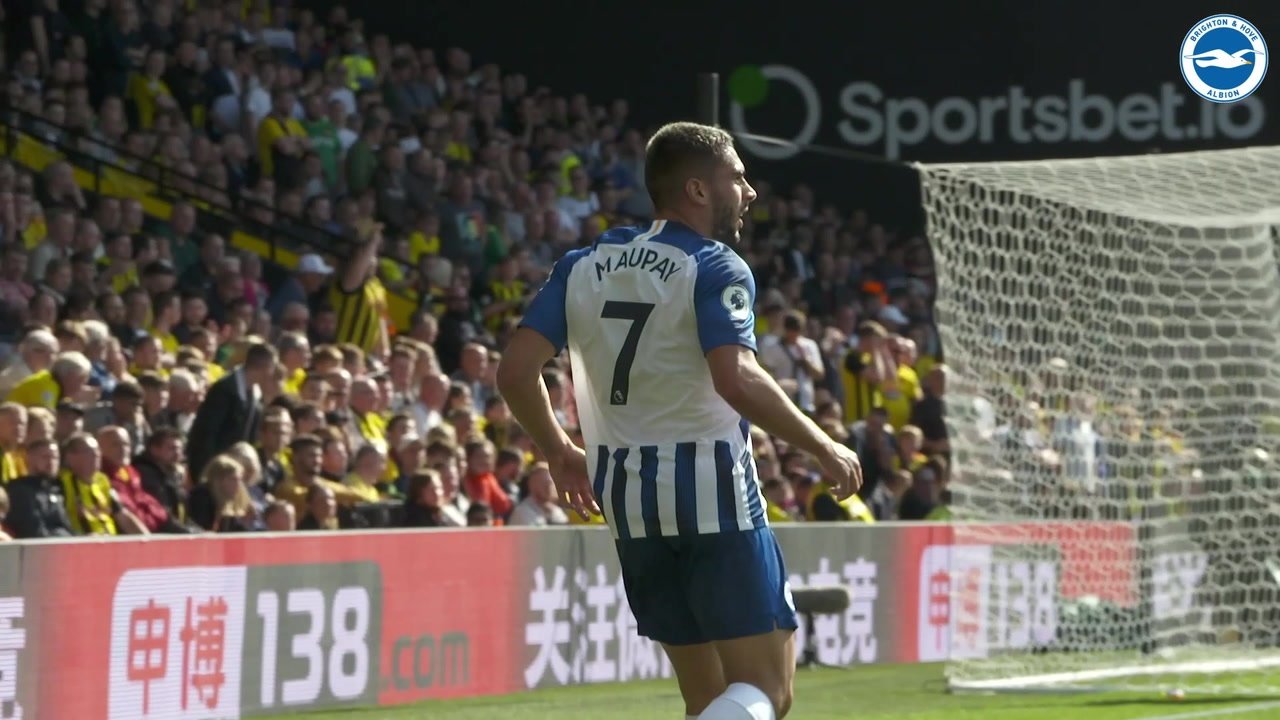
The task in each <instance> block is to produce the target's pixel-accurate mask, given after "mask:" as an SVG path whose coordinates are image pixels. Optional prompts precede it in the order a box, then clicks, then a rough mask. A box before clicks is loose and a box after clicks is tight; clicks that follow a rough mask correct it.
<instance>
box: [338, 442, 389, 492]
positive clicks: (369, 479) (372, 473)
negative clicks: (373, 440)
mask: <svg viewBox="0 0 1280 720" xmlns="http://www.w3.org/2000/svg"><path fill="white" fill-rule="evenodd" d="M386 464H387V458H386V455H385V454H383V452H382V450H381V449H379V448H378V447H377V446H376V445H364V446H361V448H360V449H359V450H357V451H356V460H355V463H354V465H353V467H352V471H351V473H350V474H348V475H347V476H346V478H344V479H343V481H342V484H344V485H346V486H347V487H348V488H350V489H351V491H352V492H354V493H356V494H357V495H359V496H360V499H361V500H362V501H364V502H371V503H374V502H378V501H379V500H381V499H382V496H383V493H382V492H381V490H380V489H379V488H381V487H384V483H383V479H382V473H383V468H384V467H386Z"/></svg>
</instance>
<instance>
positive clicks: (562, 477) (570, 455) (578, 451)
mask: <svg viewBox="0 0 1280 720" xmlns="http://www.w3.org/2000/svg"><path fill="white" fill-rule="evenodd" d="M547 467H548V469H550V470H551V479H552V480H554V481H555V483H556V489H557V490H559V491H560V494H561V495H562V496H563V497H564V498H565V499H566V500H568V502H569V507H571V508H573V509H574V511H575V512H577V513H578V515H580V516H581V517H582V519H583V520H590V519H591V516H592V515H599V514H600V507H599V506H598V505H596V498H595V493H594V492H592V490H591V478H590V477H589V476H588V475H587V454H586V453H585V452H583V451H582V448H580V447H578V446H577V445H568V446H566V447H565V448H564V449H563V450H561V451H560V452H557V453H555V454H549V455H548V456H547Z"/></svg>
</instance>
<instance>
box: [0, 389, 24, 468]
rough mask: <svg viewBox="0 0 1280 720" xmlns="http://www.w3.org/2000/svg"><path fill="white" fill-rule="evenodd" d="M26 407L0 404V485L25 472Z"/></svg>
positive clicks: (15, 404) (14, 404)
mask: <svg viewBox="0 0 1280 720" xmlns="http://www.w3.org/2000/svg"><path fill="white" fill-rule="evenodd" d="M26 439H27V409H26V408H25V407H23V406H21V405H19V404H17V403H5V404H3V405H0V485H5V484H8V483H9V482H12V481H13V480H16V479H18V478H20V477H22V476H23V475H26V474H27V462H26V457H25V455H26V453H24V452H23V449H22V448H23V444H24V443H25V442H26Z"/></svg>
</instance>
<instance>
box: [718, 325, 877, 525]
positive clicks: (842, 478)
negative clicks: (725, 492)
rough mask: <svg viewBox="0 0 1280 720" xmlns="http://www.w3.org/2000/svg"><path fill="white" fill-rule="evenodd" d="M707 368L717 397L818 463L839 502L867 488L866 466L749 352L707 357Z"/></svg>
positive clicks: (726, 350) (737, 349)
mask: <svg viewBox="0 0 1280 720" xmlns="http://www.w3.org/2000/svg"><path fill="white" fill-rule="evenodd" d="M707 365H708V366H709V367H710V369H711V379H712V381H713V382H714V383H715V387H716V393H717V394H718V395H720V397H722V398H724V401H725V402H727V403H729V405H730V407H732V408H733V409H734V410H736V411H737V412H738V414H740V415H742V417H744V418H746V419H747V420H748V421H750V422H751V423H753V424H755V425H759V426H760V427H762V428H764V429H765V430H766V431H768V432H769V433H770V434H772V435H776V436H778V437H780V438H782V439H783V440H784V441H786V442H787V444H789V445H792V446H794V447H797V448H799V449H801V450H803V451H804V452H807V453H809V454H810V455H813V456H814V457H815V458H817V460H818V462H819V463H820V464H821V465H822V470H823V474H824V475H826V477H827V478H828V479H829V480H830V482H831V483H832V485H833V486H834V489H835V492H836V495H837V497H838V498H839V499H841V500H843V499H845V498H847V497H849V496H850V495H852V494H854V493H855V492H857V491H858V488H860V487H862V465H861V464H860V463H859V462H858V455H857V453H855V452H853V451H852V450H850V449H849V448H847V447H845V446H843V445H841V444H840V443H837V442H835V441H834V440H832V439H831V438H830V437H828V436H827V434H826V433H824V432H823V431H822V429H821V428H819V427H818V426H817V425H815V424H814V422H813V421H812V420H810V419H809V418H807V417H805V416H804V414H803V413H801V412H800V410H799V409H797V408H796V406H795V405H794V404H793V403H792V402H791V400H790V399H789V398H788V397H787V396H786V394H785V393H784V392H782V388H780V387H778V383H777V382H775V381H774V379H773V378H772V377H771V376H770V375H769V373H768V372H766V371H765V369H764V368H762V367H760V363H759V362H758V361H757V360H756V354H755V353H754V352H752V351H751V350H750V349H749V348H745V347H742V346H741V345H725V346H723V347H718V348H715V349H714V350H712V351H711V352H709V353H707Z"/></svg>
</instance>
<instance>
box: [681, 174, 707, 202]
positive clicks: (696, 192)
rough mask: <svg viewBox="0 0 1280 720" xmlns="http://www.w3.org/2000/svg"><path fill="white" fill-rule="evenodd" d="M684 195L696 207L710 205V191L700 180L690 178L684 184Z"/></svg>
mask: <svg viewBox="0 0 1280 720" xmlns="http://www.w3.org/2000/svg"><path fill="white" fill-rule="evenodd" d="M684 192H685V195H688V196H689V199H690V200H691V201H693V202H694V203H696V204H698V205H710V204H711V190H710V188H708V187H707V184H706V183H704V182H703V181H702V179H701V178H696V177H691V178H689V179H688V180H686V181H685V182H684Z"/></svg>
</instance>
